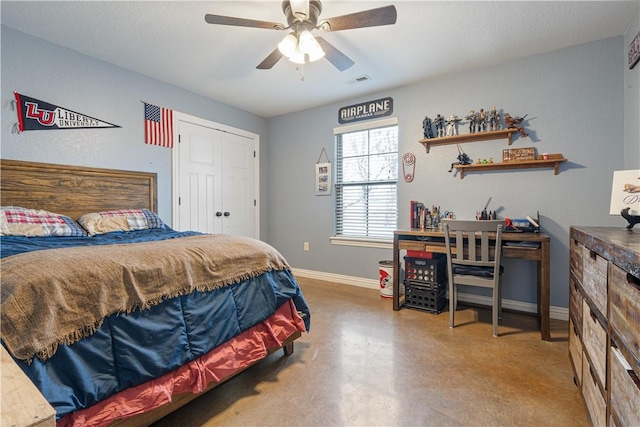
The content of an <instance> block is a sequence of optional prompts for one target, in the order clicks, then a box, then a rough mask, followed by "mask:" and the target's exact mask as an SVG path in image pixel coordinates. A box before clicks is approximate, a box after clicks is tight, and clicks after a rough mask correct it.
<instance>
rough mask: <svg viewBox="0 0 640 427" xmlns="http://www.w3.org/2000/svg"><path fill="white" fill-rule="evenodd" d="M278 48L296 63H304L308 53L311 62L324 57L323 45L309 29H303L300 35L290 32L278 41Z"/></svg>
mask: <svg viewBox="0 0 640 427" xmlns="http://www.w3.org/2000/svg"><path fill="white" fill-rule="evenodd" d="M278 50H279V51H280V53H282V55H284V56H285V57H287V58H289V61H291V62H293V63H295V64H304V63H305V57H306V55H308V56H309V62H313V61H317V60H318V59H320V58H322V57H324V51H323V50H322V46H320V43H318V41H317V40H316V38H315V37H313V35H312V34H311V32H310V31H308V30H304V31H302V32H301V33H300V34H299V35H298V36H296V33H289V34H288V35H287V36H286V37H285V38H284V39H282V41H281V42H280V43H278Z"/></svg>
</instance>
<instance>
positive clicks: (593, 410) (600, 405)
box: [582, 357, 607, 427]
mask: <svg viewBox="0 0 640 427" xmlns="http://www.w3.org/2000/svg"><path fill="white" fill-rule="evenodd" d="M590 368H591V366H590V365H589V361H588V360H587V358H586V357H583V358H582V395H583V396H584V402H585V404H586V405H587V411H588V412H589V418H591V424H592V425H593V426H594V427H605V426H606V425H607V404H606V402H605V400H604V397H602V393H600V389H599V388H598V384H596V379H595V377H594V376H593V373H592V371H591V369H590Z"/></svg>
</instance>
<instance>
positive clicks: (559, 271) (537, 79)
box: [267, 36, 637, 307]
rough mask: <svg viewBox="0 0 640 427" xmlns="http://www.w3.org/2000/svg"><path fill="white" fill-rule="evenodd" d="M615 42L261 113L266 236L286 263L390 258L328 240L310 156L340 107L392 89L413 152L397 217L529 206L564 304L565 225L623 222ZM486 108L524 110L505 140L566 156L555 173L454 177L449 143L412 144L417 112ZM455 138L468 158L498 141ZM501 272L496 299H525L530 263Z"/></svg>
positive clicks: (329, 216)
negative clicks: (412, 170)
mask: <svg viewBox="0 0 640 427" xmlns="http://www.w3.org/2000/svg"><path fill="white" fill-rule="evenodd" d="M623 44H624V40H623V37H622V36H620V37H616V38H611V39H606V40H601V41H597V42H594V43H589V44H585V45H580V46H577V47H571V48H567V49H562V50H558V51H555V52H551V53H548V54H543V55H537V56H532V57H527V58H524V59H520V60H516V61H511V62H507V63H504V64H500V65H497V66H494V67H490V68H486V69H480V70H474V71H472V72H464V73H460V74H459V75H455V76H449V77H446V78H443V79H439V80H434V81H427V82H423V83H421V84H416V85H412V86H409V87H401V88H397V89H394V90H389V91H384V92H381V93H374V94H371V95H370V96H367V97H363V98H358V99H350V100H346V101H344V102H340V103H336V104H333V105H328V106H323V107H320V108H315V109H311V110H307V111H301V112H297V113H294V114H289V115H286V116H281V117H277V118H272V119H270V120H269V141H270V147H269V153H268V164H269V175H268V179H269V188H268V198H269V200H270V204H269V208H268V210H267V216H268V228H269V233H270V239H269V242H270V243H271V244H273V245H274V246H275V247H277V248H278V249H279V250H280V251H281V252H282V253H283V254H284V255H285V257H286V258H287V259H288V260H289V262H290V263H291V264H292V265H293V266H294V267H298V268H301V269H308V270H314V271H321V272H331V273H335V274H340V275H349V276H356V277H363V278H371V279H375V278H376V277H377V275H378V270H377V262H378V261H379V260H382V259H389V257H390V256H391V251H390V250H384V249H372V248H357V247H346V246H335V245H331V243H330V241H329V236H331V235H332V232H333V198H332V197H325V196H315V193H314V187H313V181H314V164H315V162H316V161H317V159H318V156H319V154H320V151H321V150H322V148H325V149H326V150H327V152H328V153H329V157H330V158H331V160H332V161H333V160H334V159H333V133H332V130H333V128H334V127H336V126H338V123H337V112H338V109H339V108H340V107H342V106H345V105H351V104H353V103H357V102H361V101H366V100H372V99H377V98H381V97H386V96H390V97H392V98H393V99H394V108H395V111H394V115H395V116H396V117H397V118H398V121H399V127H400V154H404V153H406V152H412V153H414V154H415V155H416V157H417V166H416V177H415V179H414V181H413V182H411V183H405V182H401V183H400V185H399V191H398V200H399V215H400V219H399V226H400V227H408V225H409V224H408V216H409V214H408V208H409V201H410V200H412V199H415V200H420V201H423V202H426V203H428V204H429V205H431V204H435V205H438V206H441V208H442V209H443V210H444V209H446V210H453V211H454V212H455V213H456V215H457V217H458V218H459V219H471V218H473V217H474V214H475V212H476V210H478V209H482V207H483V206H484V205H485V203H486V202H487V200H488V199H489V198H491V202H490V204H489V207H488V209H490V210H497V211H498V213H499V215H500V216H502V217H510V218H521V217H524V216H526V215H531V216H535V215H536V212H537V211H539V212H540V216H541V219H542V221H541V222H542V227H543V229H544V232H546V233H548V234H549V235H550V236H551V250H552V259H551V305H552V306H558V307H568V294H569V291H568V276H569V272H568V264H569V249H568V239H569V227H570V226H571V225H602V226H623V225H624V222H623V220H622V219H621V218H620V217H611V216H609V203H610V192H611V179H612V176H613V171H614V170H619V169H623V168H624V166H625V159H624V153H625V142H624V136H625V132H624V129H623V126H624V105H623V104H624V102H623V100H624V93H623V89H624V85H623V67H622V64H624V61H625V58H626V57H625V56H624V54H623V52H624V51H625V49H624V47H623ZM636 102H637V100H636ZM492 106H496V107H497V108H498V109H501V110H503V112H508V113H510V114H511V115H514V116H522V115H524V114H528V116H527V119H528V122H527V123H528V126H527V127H528V130H529V133H530V136H529V137H528V138H520V137H518V138H516V139H515V141H514V143H513V146H512V147H513V148H516V147H535V148H536V149H537V150H538V152H540V153H542V152H548V153H562V154H563V155H564V156H565V157H566V158H568V159H569V161H568V162H566V163H564V164H562V165H561V167H560V173H559V174H558V175H557V176H555V175H554V174H553V171H552V170H551V169H540V170H516V171H501V172H490V173H471V174H469V175H467V176H465V178H464V179H462V180H461V179H460V178H459V177H458V176H454V175H453V174H452V173H449V172H448V169H449V166H450V164H451V162H453V161H455V159H456V155H457V150H456V147H455V146H442V147H434V148H432V149H431V151H430V153H429V154H427V153H426V150H425V149H424V148H423V146H422V145H421V144H419V143H418V142H417V141H418V140H419V139H421V138H422V119H423V118H424V116H425V115H429V116H430V117H434V116H435V115H436V114H438V113H439V114H442V115H445V116H446V115H449V114H450V113H455V114H457V115H458V116H461V117H463V116H464V115H466V114H468V112H469V110H470V109H475V110H478V109H479V108H485V109H489V108H491V107H492ZM636 117H637V116H636ZM465 132H468V131H467V129H466V128H464V127H463V128H461V133H465ZM635 144H637V137H636V140H635ZM631 145H632V144H631ZM461 147H462V149H463V150H464V151H465V152H466V153H467V154H469V156H470V157H471V158H472V159H477V158H489V157H493V158H494V159H496V160H500V159H501V158H502V150H503V149H505V148H507V144H506V142H505V141H504V140H502V141H487V142H476V143H469V144H463V145H462V146H461ZM304 241H308V242H310V251H308V252H304V251H303V250H302V249H303V242H304ZM505 269H506V273H505V282H504V283H505V288H504V294H503V295H504V297H505V298H507V299H513V300H518V301H523V302H532V303H533V302H535V301H536V295H535V289H536V286H535V265H534V263H533V262H527V261H519V260H505Z"/></svg>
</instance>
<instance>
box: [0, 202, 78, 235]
mask: <svg viewBox="0 0 640 427" xmlns="http://www.w3.org/2000/svg"><path fill="white" fill-rule="evenodd" d="M0 235H2V236H27V237H40V236H66V237H78V236H86V235H87V233H86V231H84V229H83V228H82V227H80V225H79V224H78V223H77V222H75V221H74V220H72V219H71V218H69V217H68V216H65V215H60V214H57V213H53V212H49V211H45V210H36V209H26V208H22V207H18V206H3V207H0Z"/></svg>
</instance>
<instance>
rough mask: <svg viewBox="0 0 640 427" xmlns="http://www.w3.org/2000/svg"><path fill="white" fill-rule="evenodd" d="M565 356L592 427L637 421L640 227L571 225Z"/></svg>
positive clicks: (639, 418)
mask: <svg viewBox="0 0 640 427" xmlns="http://www.w3.org/2000/svg"><path fill="white" fill-rule="evenodd" d="M569 240H570V242H569V244H570V261H569V262H570V266H569V270H570V273H569V289H570V291H569V292H570V302H569V357H570V359H571V363H572V365H573V370H574V378H575V382H576V385H577V386H578V387H579V388H580V391H581V394H582V397H583V400H584V403H585V406H586V408H587V412H588V414H589V418H590V419H591V423H592V424H593V425H594V426H640V230H627V229H626V228H624V227H620V228H613V227H571V230H570V239H569Z"/></svg>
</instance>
